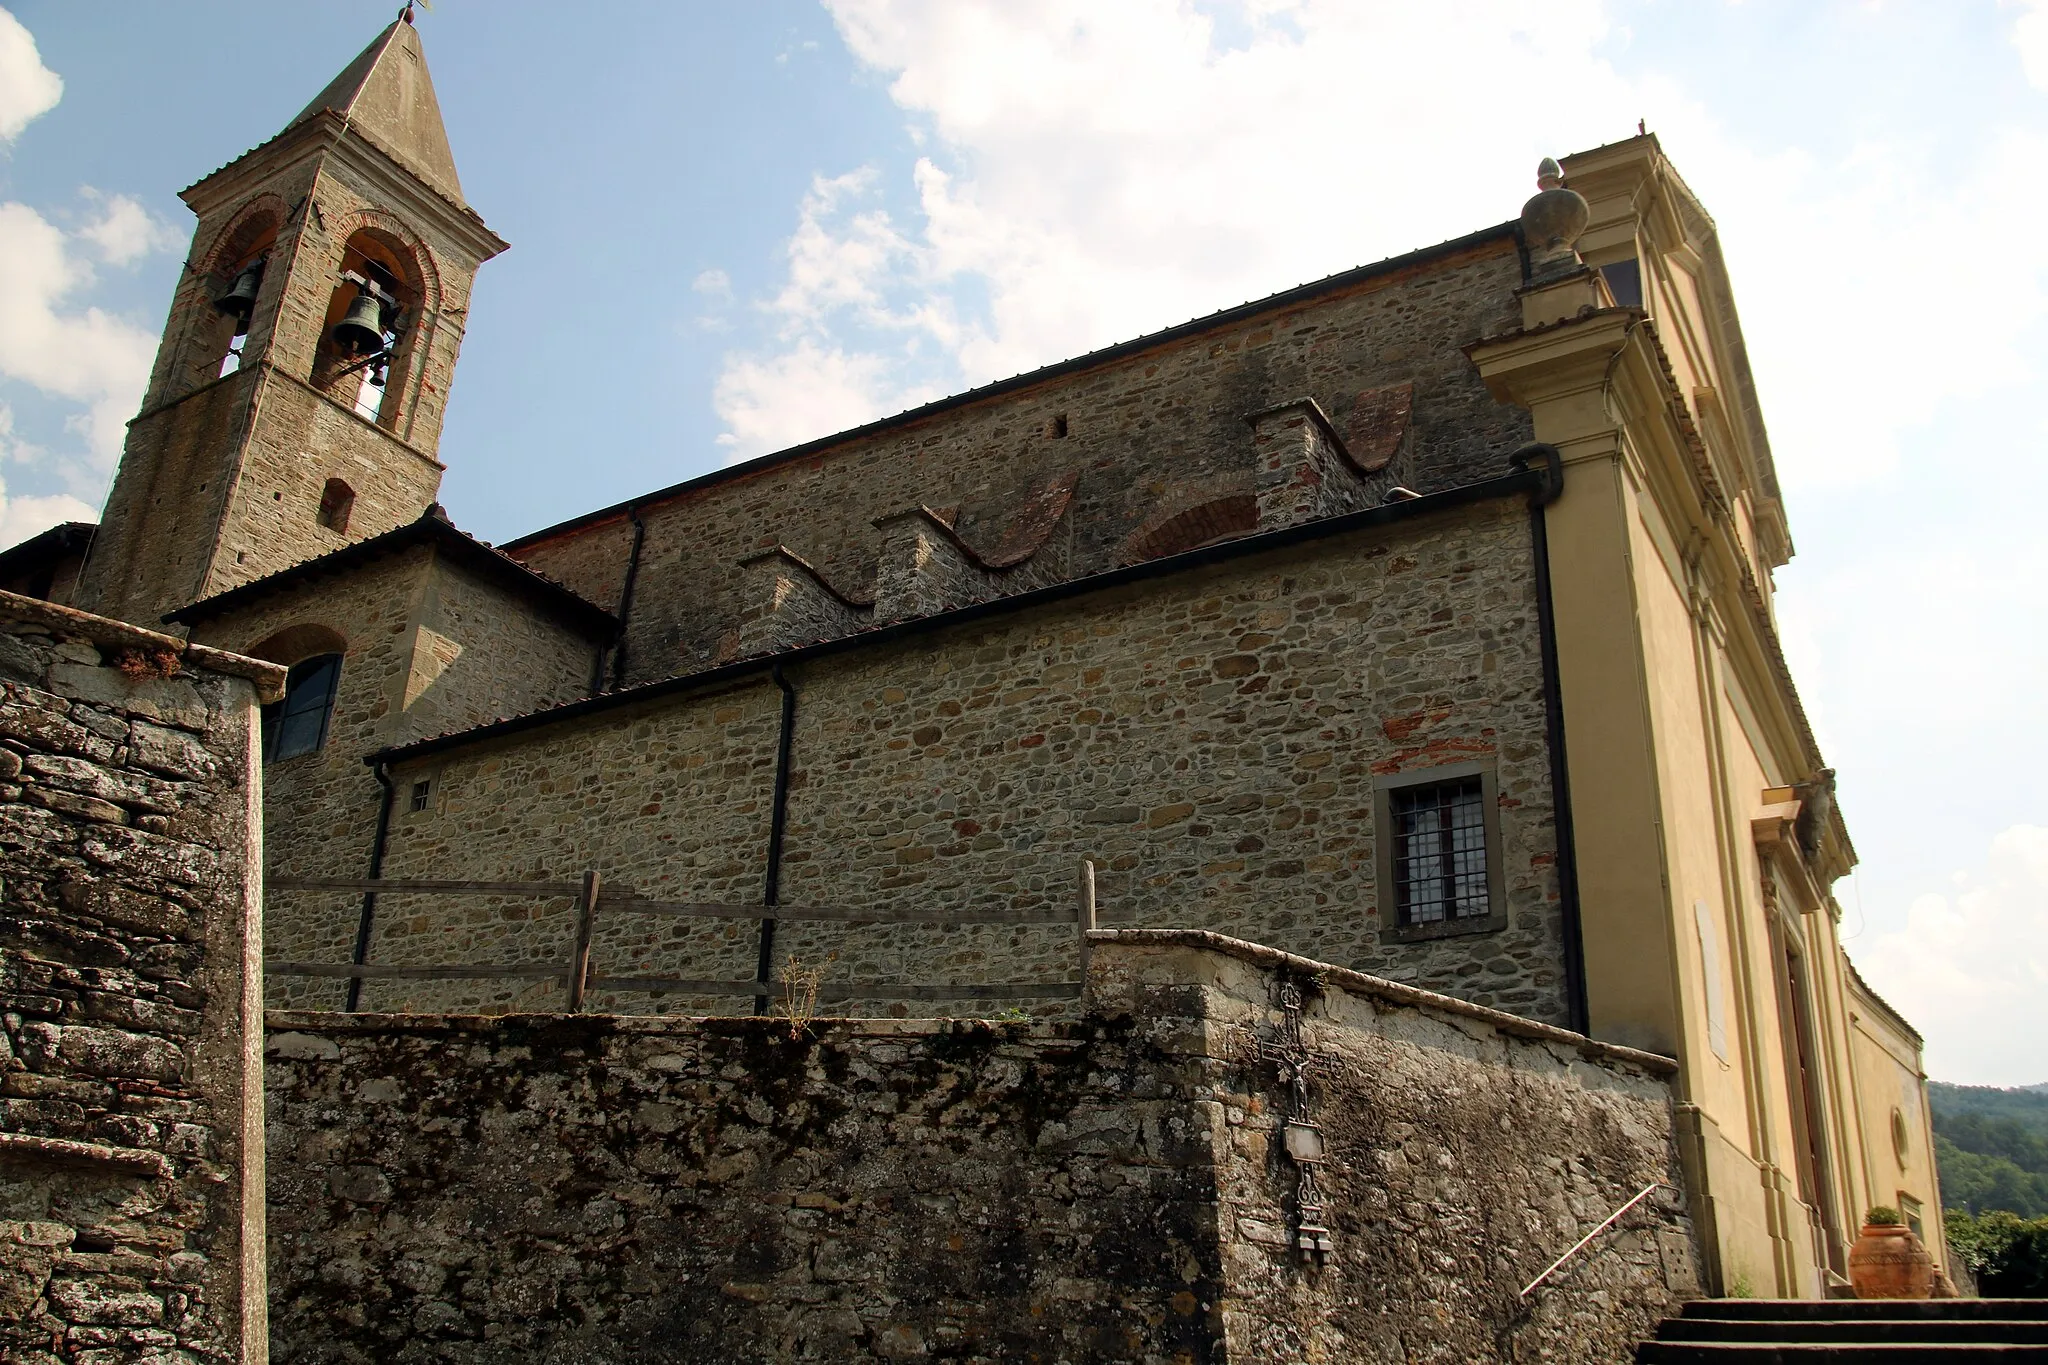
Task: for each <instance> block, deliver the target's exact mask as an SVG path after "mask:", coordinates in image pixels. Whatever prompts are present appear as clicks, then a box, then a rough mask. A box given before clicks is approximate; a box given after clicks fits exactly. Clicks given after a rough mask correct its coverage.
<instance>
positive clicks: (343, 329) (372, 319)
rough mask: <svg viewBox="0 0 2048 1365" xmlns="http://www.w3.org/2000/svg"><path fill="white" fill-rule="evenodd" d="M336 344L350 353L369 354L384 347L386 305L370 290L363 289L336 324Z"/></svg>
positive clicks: (334, 332) (334, 335)
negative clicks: (378, 300)
mask: <svg viewBox="0 0 2048 1365" xmlns="http://www.w3.org/2000/svg"><path fill="white" fill-rule="evenodd" d="M332 335H333V337H334V344H335V345H336V346H339V347H340V348H341V349H342V350H344V351H346V352H347V353H348V354H350V355H369V354H370V353H371V352H373V351H381V350H383V349H384V305H383V304H381V303H379V302H377V300H376V298H375V297H373V296H372V295H371V294H370V292H369V291H368V290H362V291H360V292H358V293H357V294H356V296H355V299H354V301H352V302H351V303H350V304H349V306H348V311H347V312H346V313H344V314H342V316H341V321H340V322H337V323H335V324H334V331H333V333H332Z"/></svg>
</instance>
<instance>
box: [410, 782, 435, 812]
mask: <svg viewBox="0 0 2048 1365" xmlns="http://www.w3.org/2000/svg"><path fill="white" fill-rule="evenodd" d="M433 796H434V784H433V783H432V782H431V781H428V782H415V783H413V784H412V809H413V810H415V811H423V810H425V809H426V808H427V806H428V804H429V803H430V802H431V801H432V799H433Z"/></svg>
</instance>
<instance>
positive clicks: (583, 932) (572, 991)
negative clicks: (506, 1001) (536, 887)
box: [569, 867, 601, 1014]
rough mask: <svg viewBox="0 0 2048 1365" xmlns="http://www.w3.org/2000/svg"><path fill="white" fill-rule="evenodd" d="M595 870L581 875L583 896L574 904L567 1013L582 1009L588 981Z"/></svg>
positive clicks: (596, 880)
mask: <svg viewBox="0 0 2048 1365" xmlns="http://www.w3.org/2000/svg"><path fill="white" fill-rule="evenodd" d="M600 880H601V878H599V876H598V875H597V869H596V868H594V867H593V868H591V869H590V870H589V871H588V872H586V873H584V874H583V895H582V896H581V897H580V898H579V899H578V901H577V903H576V949H575V951H574V952H572V953H571V954H570V955H569V1013H571V1014H575V1013H578V1012H579V1011H581V1010H582V1008H583V986H584V983H585V982H586V981H588V980H589V979H590V931H591V929H592V928H593V926H594V921H595V920H596V919H597V888H598V883H599V881H600Z"/></svg>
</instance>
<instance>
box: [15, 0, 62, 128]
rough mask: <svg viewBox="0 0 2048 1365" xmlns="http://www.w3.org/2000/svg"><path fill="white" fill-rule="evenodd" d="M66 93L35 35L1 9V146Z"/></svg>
mask: <svg viewBox="0 0 2048 1365" xmlns="http://www.w3.org/2000/svg"><path fill="white" fill-rule="evenodd" d="M63 94H64V82H63V80H62V79H61V78H59V77H58V75H57V73H56V72H54V71H52V70H50V69H49V68H48V67H46V66H44V65H43V59H42V56H41V54H39V53H38V52H37V51H36V40H35V35H34V34H32V33H30V32H29V31H28V30H27V29H25V28H23V27H22V26H21V21H20V20H19V19H16V18H15V17H14V16H13V15H12V14H9V13H8V12H7V11H6V10H4V9H0V145H5V144H6V143H9V142H12V141H14V139H16V138H18V137H20V136H21V130H22V129H24V128H26V127H28V126H29V124H31V123H33V122H35V121H36V120H37V119H38V118H40V117H42V116H43V115H44V114H47V113H48V112H50V110H52V109H54V108H56V106H57V101H58V100H59V99H60V98H62V97H63Z"/></svg>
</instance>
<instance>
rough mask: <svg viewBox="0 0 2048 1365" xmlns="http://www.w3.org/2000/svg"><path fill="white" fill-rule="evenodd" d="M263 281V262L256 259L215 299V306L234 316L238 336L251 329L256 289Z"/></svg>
mask: <svg viewBox="0 0 2048 1365" xmlns="http://www.w3.org/2000/svg"><path fill="white" fill-rule="evenodd" d="M262 283H263V262H261V261H256V262H254V263H252V264H250V265H248V266H245V267H244V268H243V270H242V273H241V274H239V275H237V276H235V282H234V283H233V284H232V285H230V286H228V292H227V293H225V294H222V295H221V296H220V297H219V298H217V299H215V300H214V301H213V306H214V307H215V308H217V309H219V310H220V311H221V312H223V313H226V314H228V315H229V316H231V317H233V318H234V320H235V335H236V336H240V335H241V334H242V333H244V332H246V331H248V330H249V315H250V314H251V313H253V312H255V311H256V290H257V289H258V288H259V287H260V286H261V285H262Z"/></svg>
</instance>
